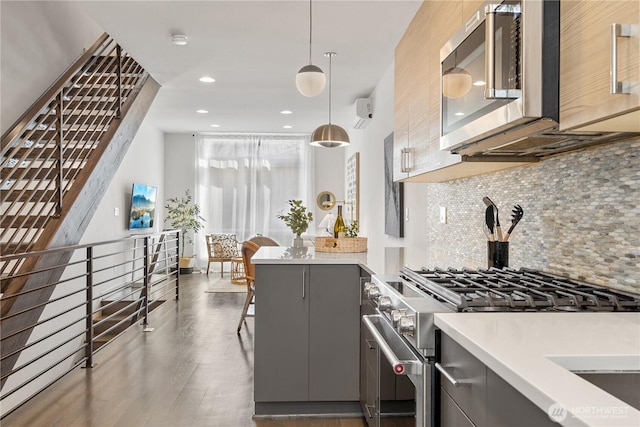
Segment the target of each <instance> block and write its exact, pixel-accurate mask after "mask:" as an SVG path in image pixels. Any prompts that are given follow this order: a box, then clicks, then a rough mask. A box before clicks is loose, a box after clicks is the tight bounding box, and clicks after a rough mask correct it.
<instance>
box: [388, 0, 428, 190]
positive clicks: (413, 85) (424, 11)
mask: <svg viewBox="0 0 640 427" xmlns="http://www.w3.org/2000/svg"><path fill="white" fill-rule="evenodd" d="M428 6H429V3H428V2H425V3H423V4H422V6H421V7H420V9H419V10H418V12H416V15H415V16H414V18H413V20H412V22H411V24H410V25H409V27H408V28H407V31H406V32H405V34H404V36H403V37H402V39H401V40H400V43H398V46H397V47H396V52H395V87H394V89H395V113H394V114H395V117H394V179H395V180H398V179H403V178H407V177H409V176H411V175H412V174H414V173H416V172H415V171H416V170H418V169H419V165H418V164H416V161H419V160H420V159H422V158H424V154H423V151H424V146H425V145H426V143H427V141H428V139H429V127H428V120H429V69H428V65H429V63H428V59H429V58H430V55H431V50H432V47H431V45H430V43H429V38H428V30H429V13H428V12H429V10H428ZM402 150H409V151H410V159H409V161H410V165H409V164H404V165H403V164H402V163H403V160H402V159H403V155H402ZM405 160H406V159H405ZM407 166H409V168H408V169H407Z"/></svg>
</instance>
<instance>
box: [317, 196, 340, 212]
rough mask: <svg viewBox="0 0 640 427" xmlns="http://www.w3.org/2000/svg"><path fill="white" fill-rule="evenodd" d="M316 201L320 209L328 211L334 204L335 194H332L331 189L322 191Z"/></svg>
mask: <svg viewBox="0 0 640 427" xmlns="http://www.w3.org/2000/svg"><path fill="white" fill-rule="evenodd" d="M317 203H318V207H319V208H320V209H322V210H323V211H328V210H329V209H332V208H333V206H334V205H335V204H336V196H334V195H333V193H332V192H331V191H323V192H322V193H320V194H318V199H317Z"/></svg>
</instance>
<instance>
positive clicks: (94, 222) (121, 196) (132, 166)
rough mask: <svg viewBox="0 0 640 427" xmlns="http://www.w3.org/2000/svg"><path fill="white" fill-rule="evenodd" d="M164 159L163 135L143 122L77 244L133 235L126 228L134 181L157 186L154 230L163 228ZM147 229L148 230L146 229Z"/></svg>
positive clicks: (147, 231)
mask: <svg viewBox="0 0 640 427" xmlns="http://www.w3.org/2000/svg"><path fill="white" fill-rule="evenodd" d="M164 158H165V151H164V134H163V133H162V131H160V130H159V129H158V128H156V127H154V126H153V125H151V124H149V123H147V122H146V121H145V122H143V123H142V125H141V126H140V129H139V130H138V133H137V134H136V136H135V138H134V139H133V141H132V142H131V146H130V147H129V150H128V151H127V154H126V156H125V158H124V159H123V160H122V163H121V165H120V167H119V168H118V171H117V172H116V174H115V176H114V177H113V180H112V181H111V184H109V187H108V188H107V191H106V193H105V194H104V195H103V196H102V201H101V202H100V205H98V210H97V211H96V213H95V215H94V216H93V218H92V219H91V222H90V223H89V227H88V228H87V231H85V233H84V235H83V236H82V239H81V242H80V243H91V242H100V241H104V240H113V239H119V238H122V237H127V236H129V235H130V234H132V233H131V232H130V231H129V229H128V226H129V222H128V221H129V217H128V214H129V208H130V204H131V186H132V184H133V183H134V182H136V183H140V184H147V185H152V186H155V187H158V194H157V200H156V202H157V208H156V218H155V223H154V229H153V231H162V229H163V228H164V226H163V224H162V219H163V216H164V215H163V213H162V206H163V201H164V199H165V196H164V195H165V194H166V189H165V188H164V186H165V176H164V163H165V162H164ZM115 209H118V211H119V215H118V216H116V215H115V212H114V210H115ZM149 232H151V231H149V230H146V231H145V233H149Z"/></svg>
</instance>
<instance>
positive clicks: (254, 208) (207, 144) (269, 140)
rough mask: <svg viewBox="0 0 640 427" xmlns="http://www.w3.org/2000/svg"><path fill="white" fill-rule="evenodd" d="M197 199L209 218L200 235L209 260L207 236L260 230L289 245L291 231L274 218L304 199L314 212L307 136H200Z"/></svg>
mask: <svg viewBox="0 0 640 427" xmlns="http://www.w3.org/2000/svg"><path fill="white" fill-rule="evenodd" d="M196 142H197V144H196V147H197V148H196V156H197V165H198V167H197V172H196V179H197V184H198V185H197V188H196V194H195V199H196V202H197V203H198V204H199V205H200V207H201V209H202V217H203V218H204V219H205V220H206V223H205V228H204V230H203V231H202V232H201V233H200V234H201V235H200V236H198V239H197V245H198V247H197V250H196V253H197V254H198V258H199V263H200V264H201V265H202V262H204V263H205V264H206V256H207V249H206V245H205V239H204V235H205V234H211V233H234V234H236V235H237V236H238V241H239V242H242V241H243V240H246V239H248V238H250V237H252V236H254V235H256V234H262V235H265V236H269V237H272V238H274V239H275V240H277V241H278V242H280V243H281V244H282V245H287V246H288V245H290V244H291V239H292V238H293V235H292V233H291V230H289V228H288V227H287V226H286V225H285V224H284V222H282V220H280V219H278V218H277V217H276V216H277V215H278V214H279V213H280V212H284V211H286V210H288V205H287V201H288V200H291V199H300V200H302V201H303V203H304V204H305V206H307V208H308V209H309V210H312V211H313V205H311V204H310V203H311V202H312V201H314V200H315V199H314V197H313V194H315V191H314V188H313V176H314V170H313V158H312V154H313V150H312V149H311V147H310V146H309V136H308V135H273V134H231V135H222V134H198V135H197V136H196Z"/></svg>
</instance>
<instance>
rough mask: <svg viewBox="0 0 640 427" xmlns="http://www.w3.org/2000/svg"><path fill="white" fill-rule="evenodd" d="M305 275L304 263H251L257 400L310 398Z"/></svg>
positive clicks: (307, 273)
mask: <svg viewBox="0 0 640 427" xmlns="http://www.w3.org/2000/svg"><path fill="white" fill-rule="evenodd" d="M308 278H309V266H308V265H256V309H255V325H256V327H255V331H256V332H255V334H256V336H255V350H254V355H255V364H254V386H255V389H254V393H255V401H256V402H287V401H291V402H296V401H306V400H308V398H309V387H308V377H307V375H308V374H307V372H308V366H309V362H308V359H309V358H308V355H309V298H308V295H304V298H303V286H305V287H306V289H305V291H304V292H305V293H308V292H309V290H308V286H309V284H308ZM305 281H306V283H305Z"/></svg>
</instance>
